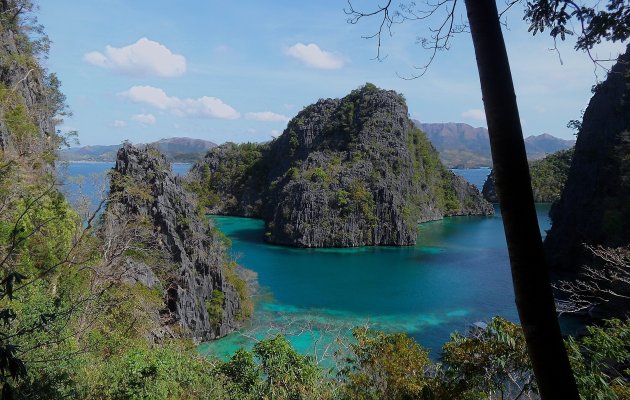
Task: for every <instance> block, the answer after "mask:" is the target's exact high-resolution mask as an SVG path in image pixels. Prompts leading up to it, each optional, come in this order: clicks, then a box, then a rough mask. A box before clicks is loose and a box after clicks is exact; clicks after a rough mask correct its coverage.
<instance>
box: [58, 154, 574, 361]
mask: <svg viewBox="0 0 630 400" xmlns="http://www.w3.org/2000/svg"><path fill="white" fill-rule="evenodd" d="M190 166H191V165H190V164H174V165H173V170H174V172H176V173H178V174H185V173H186V172H187V171H188V169H189V168H190ZM112 167H113V163H89V162H83V163H67V164H63V165H59V166H58V168H57V169H58V173H59V176H60V182H61V183H62V185H61V188H62V191H64V193H65V194H66V196H67V197H68V198H69V199H70V200H71V201H77V199H80V198H81V197H82V196H84V197H85V198H87V199H88V200H89V201H90V202H92V203H94V202H96V201H97V200H98V197H99V196H100V195H101V194H103V193H104V192H103V190H105V189H104V188H106V187H107V176H106V174H107V172H108V171H109V170H110V169H111V168H112ZM453 171H454V172H455V173H457V174H459V175H461V176H463V177H464V178H466V179H467V180H469V181H470V182H471V183H472V184H474V185H476V186H477V187H482V186H483V182H484V181H485V178H486V176H487V175H488V173H489V172H490V170H489V169H487V168H480V169H462V170H453ZM536 208H537V212H538V220H539V225H540V227H541V232H542V233H543V234H544V232H545V230H546V229H548V228H549V219H548V217H547V214H548V211H549V205H548V204H538V205H537V206H536ZM495 209H496V211H497V214H496V215H495V216H491V217H454V218H445V219H444V220H442V221H434V222H429V223H425V224H421V225H420V233H419V236H418V242H417V244H416V245H415V246H411V247H364V248H354V249H295V248H288V247H282V246H275V245H270V244H267V243H265V242H264V241H263V234H264V223H263V222H262V221H261V220H256V219H249V218H239V217H220V216H214V217H211V218H212V219H213V220H214V222H215V224H216V225H217V227H218V228H219V229H220V230H221V231H222V232H223V233H224V234H226V235H227V236H228V237H229V238H230V239H231V240H232V248H231V255H232V257H234V258H235V259H236V260H237V261H238V262H239V264H241V265H243V266H244V267H246V268H248V269H250V270H252V271H254V272H256V274H257V276H258V281H259V284H260V289H259V290H258V293H257V294H256V297H255V301H256V305H255V311H254V315H253V318H252V319H251V320H250V321H249V322H248V323H246V324H245V326H244V327H243V329H242V330H240V331H239V332H235V333H233V334H231V335H228V336H227V337H225V338H223V339H220V340H217V341H214V342H208V343H202V344H201V345H200V346H199V347H198V350H199V351H200V352H201V353H202V354H207V355H213V356H218V357H220V358H223V359H225V358H227V357H229V356H230V355H231V354H233V353H234V351H235V350H236V349H238V348H240V347H245V348H251V347H252V346H253V344H254V343H255V342H256V340H260V339H262V338H264V337H267V336H269V335H274V334H278V333H282V334H285V335H287V337H288V338H289V340H290V341H291V342H292V344H293V345H294V346H295V347H296V348H297V349H298V350H299V351H301V352H302V353H307V354H312V355H315V356H316V357H317V358H318V360H322V359H325V358H326V357H327V356H329V355H330V354H329V353H330V351H331V349H333V348H334V346H333V347H332V348H328V347H327V345H328V344H330V343H334V342H335V339H337V338H338V337H340V336H341V337H348V335H349V334H350V331H351V329H352V327H354V326H359V325H365V324H367V325H369V326H370V327H372V328H375V329H381V330H385V331H389V332H406V333H408V334H409V335H411V336H412V337H414V338H415V339H416V340H417V341H418V342H419V343H420V344H422V345H423V346H424V347H426V348H428V349H430V350H431V354H432V357H433V358H435V357H437V356H438V355H439V349H440V348H441V346H442V344H443V343H444V342H445V341H447V340H448V338H449V335H450V334H451V332H453V331H455V330H458V331H460V332H462V331H466V330H467V329H468V327H469V326H470V324H472V323H474V322H476V321H488V320H489V319H490V318H492V317H493V316H495V315H500V316H503V317H505V318H507V319H510V320H512V321H515V322H517V321H518V318H517V313H516V307H515V304H514V294H513V290H512V282H511V276H510V271H509V263H508V256H507V249H506V243H505V238H504V235H503V226H502V223H501V216H500V209H499V208H498V205H495ZM561 322H562V323H563V325H564V326H565V328H566V329H570V328H571V326H572V321H570V320H567V319H564V320H563V321H561ZM327 349H328V350H329V351H328V353H327V352H326V350H327Z"/></svg>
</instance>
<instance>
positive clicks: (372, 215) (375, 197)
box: [192, 84, 494, 247]
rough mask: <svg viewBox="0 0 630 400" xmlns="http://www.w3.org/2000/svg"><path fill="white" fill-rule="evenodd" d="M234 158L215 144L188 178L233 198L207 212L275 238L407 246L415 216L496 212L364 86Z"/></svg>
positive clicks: (398, 103) (395, 99)
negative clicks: (243, 220)
mask: <svg viewBox="0 0 630 400" xmlns="http://www.w3.org/2000/svg"><path fill="white" fill-rule="evenodd" d="M249 146H252V145H249ZM239 157H240V158H243V154H242V152H241V151H239V147H238V146H236V145H227V146H219V147H218V148H216V149H212V150H210V152H209V153H208V155H207V156H206V158H205V160H204V161H203V162H202V163H201V164H198V165H197V166H195V167H194V168H193V173H192V176H193V179H195V180H202V181H205V185H206V186H210V189H211V190H210V192H211V193H214V194H216V195H217V196H218V197H219V198H222V199H225V198H226V197H230V198H231V199H233V201H232V202H229V201H228V202H227V205H223V204H225V203H221V202H216V204H217V207H215V208H214V209H210V210H211V211H213V212H219V213H230V214H234V215H247V216H256V217H262V218H263V219H264V220H265V221H266V224H267V232H266V239H267V240H268V241H270V242H273V243H279V244H284V245H290V246H299V247H354V246H366V245H412V244H414V243H415V242H416V237H417V234H418V231H417V225H418V222H424V221H429V220H435V219H440V218H442V217H444V216H447V215H472V214H476V215H489V214H492V213H493V211H494V210H493V208H492V206H491V205H490V204H489V203H487V202H486V201H484V200H483V199H482V198H481V195H480V194H479V191H478V190H476V189H475V188H474V187H473V186H472V185H469V184H467V183H466V182H465V181H464V180H463V179H459V178H457V177H456V176H455V175H454V174H453V173H452V172H450V171H448V170H447V169H446V168H444V166H443V165H442V164H441V163H440V161H439V158H438V154H437V152H436V151H435V149H434V148H433V146H431V144H430V142H429V141H428V140H427V138H426V136H425V135H424V134H423V133H422V132H421V131H420V130H419V129H417V128H416V127H415V126H414V124H413V123H412V121H411V120H410V119H409V118H408V110H407V106H406V104H405V101H404V99H403V98H402V97H401V96H400V95H398V94H397V93H395V92H393V91H385V90H380V89H378V88H376V87H374V86H373V85H370V84H368V85H366V86H364V87H362V88H360V89H358V90H355V91H353V92H352V93H351V94H350V95H348V96H346V97H344V98H343V99H326V100H320V101H318V102H317V103H316V104H313V105H311V106H308V107H306V108H305V109H304V110H302V111H301V112H300V113H299V114H298V115H297V116H296V117H295V118H293V119H292V120H291V121H290V122H289V124H288V127H287V129H286V130H285V131H284V133H283V134H282V135H281V136H280V137H278V138H277V139H276V140H274V141H273V142H272V143H270V144H269V145H263V146H262V147H260V148H259V154H258V156H257V157H249V158H248V160H249V163H248V164H246V165H242V163H239V162H238V158H239ZM234 165H240V166H241V167H239V168H235V167H234ZM228 166H232V167H228ZM226 167H227V168H226ZM202 169H205V171H206V179H205V180H204V179H203V177H202V174H201V171H202ZM225 169H228V170H230V171H234V170H238V171H237V173H236V174H235V175H236V177H235V178H234V179H231V180H230V181H231V182H236V185H234V184H231V183H230V182H227V186H228V187H227V188H225V187H222V186H220V185H218V184H216V183H215V182H214V181H216V180H217V179H219V178H218V177H219V176H220V174H221V173H222V172H221V171H225ZM208 177H210V178H209V179H208ZM238 177H240V178H238ZM253 177H255V178H253ZM261 183H262V184H261ZM235 187H236V189H235ZM239 193H241V195H239ZM234 205H236V206H234Z"/></svg>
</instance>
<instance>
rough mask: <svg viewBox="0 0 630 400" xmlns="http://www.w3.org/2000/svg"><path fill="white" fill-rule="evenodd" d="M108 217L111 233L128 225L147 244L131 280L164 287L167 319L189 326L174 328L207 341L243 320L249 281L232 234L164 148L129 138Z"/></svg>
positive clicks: (131, 261)
mask: <svg viewBox="0 0 630 400" xmlns="http://www.w3.org/2000/svg"><path fill="white" fill-rule="evenodd" d="M104 221H105V222H104V224H103V226H104V229H105V232H103V236H104V238H105V240H108V239H109V240H111V238H115V237H118V236H120V235H121V233H120V232H117V230H118V228H117V227H120V225H121V224H123V226H124V232H126V234H127V235H131V237H130V240H131V241H132V243H133V241H134V240H135V241H136V242H137V243H135V245H134V246H133V247H132V248H133V249H140V250H134V251H127V253H128V257H126V260H125V262H126V267H125V268H126V271H125V279H126V280H127V281H131V282H134V281H135V282H138V284H144V285H145V286H148V287H151V288H157V289H159V290H161V291H162V292H163V297H164V308H163V309H162V310H160V314H161V317H162V321H163V323H164V325H166V326H168V327H170V328H175V327H180V328H181V329H171V330H172V331H173V332H176V333H177V332H180V333H181V335H182V336H184V337H187V336H188V337H192V338H193V339H195V340H197V341H200V340H208V339H214V338H217V337H220V336H224V335H226V334H227V333H229V332H231V331H233V330H234V329H236V328H237V327H238V326H239V325H240V323H241V321H242V319H243V318H244V317H245V316H246V315H245V313H246V311H245V303H246V302H247V301H248V299H247V298H246V296H247V294H246V290H245V289H246V287H245V284H244V282H243V281H242V280H241V279H240V278H239V277H238V276H237V274H236V271H235V270H234V268H235V267H236V266H235V264H234V263H233V262H232V261H231V260H230V259H229V258H228V256H227V254H226V245H225V244H224V240H223V239H222V237H221V236H220V234H219V233H218V232H217V231H216V230H215V229H214V228H213V226H212V224H211V223H209V222H207V221H206V220H205V219H202V218H200V216H199V213H198V209H197V206H196V201H195V199H194V196H193V195H191V194H190V193H188V192H187V191H186V190H185V189H184V187H183V185H182V181H181V179H180V178H179V177H177V176H175V175H174V174H173V173H172V172H171V169H170V165H169V163H168V162H167V161H166V159H165V157H164V156H163V155H161V154H160V153H159V152H158V151H157V150H156V149H154V148H150V147H149V148H144V149H139V148H136V147H133V146H131V145H128V144H127V145H124V146H123V147H122V148H121V149H120V150H119V151H118V155H117V159H116V166H115V167H114V169H113V172H112V174H111V190H110V200H109V204H108V207H107V211H106V213H105V217H104ZM112 221H113V222H114V223H112ZM143 229H144V232H145V233H144V234H143V233H142V232H143Z"/></svg>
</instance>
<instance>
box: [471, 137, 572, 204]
mask: <svg viewBox="0 0 630 400" xmlns="http://www.w3.org/2000/svg"><path fill="white" fill-rule="evenodd" d="M572 159H573V149H569V150H560V151H558V152H556V153H553V154H550V155H548V156H547V157H545V158H543V159H542V160H536V161H530V162H529V174H530V176H531V179H532V191H533V193H534V201H535V202H537V203H553V202H554V201H557V200H559V199H560V194H561V193H562V189H563V188H564V184H565V182H566V181H567V176H568V175H569V169H570V168H571V160H572ZM481 193H482V194H483V197H484V198H485V199H486V200H488V201H489V202H492V203H498V202H499V196H498V195H497V192H496V189H495V187H494V171H490V175H488V177H487V178H486V181H485V182H484V184H483V189H482V190H481Z"/></svg>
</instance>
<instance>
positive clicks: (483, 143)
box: [414, 121, 575, 168]
mask: <svg viewBox="0 0 630 400" xmlns="http://www.w3.org/2000/svg"><path fill="white" fill-rule="evenodd" d="M414 123H415V124H416V125H417V126H418V127H419V128H420V129H422V130H423V131H424V132H425V133H426V134H427V137H428V138H429V140H430V141H431V143H433V146H435V148H436V149H437V151H438V152H439V153H440V159H441V160H442V162H443V163H444V164H446V166H447V167H449V168H458V167H459V168H475V167H486V166H491V165H492V158H491V155H490V139H489V137H488V130H487V129H486V128H474V127H472V126H470V125H468V124H463V123H455V122H449V123H421V122H419V121H414ZM574 145H575V141H574V140H564V139H560V138H557V137H555V136H552V135H550V134H548V133H543V134H541V135H538V136H529V137H527V138H525V150H526V151H527V158H528V159H529V160H538V159H541V158H543V157H545V156H546V155H548V154H551V153H555V152H556V151H558V150H564V149H568V148H571V147H573V146H574Z"/></svg>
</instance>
